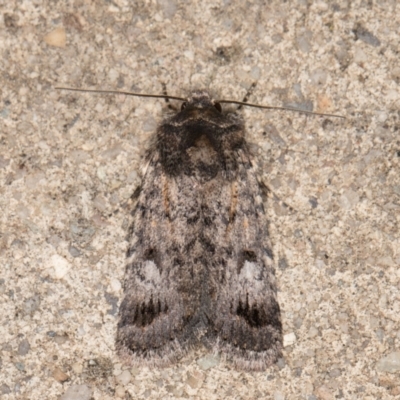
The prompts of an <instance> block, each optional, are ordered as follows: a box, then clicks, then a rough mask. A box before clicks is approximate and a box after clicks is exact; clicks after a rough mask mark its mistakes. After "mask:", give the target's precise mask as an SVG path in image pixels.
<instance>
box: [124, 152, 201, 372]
mask: <svg viewBox="0 0 400 400" xmlns="http://www.w3.org/2000/svg"><path fill="white" fill-rule="evenodd" d="M190 183H191V178H190V177H184V178H183V179H180V180H174V179H172V180H171V179H167V177H166V176H165V174H164V172H163V171H162V168H161V164H160V162H159V155H158V154H157V153H154V154H153V158H152V160H151V161H150V163H149V166H148V169H147V172H146V174H145V176H144V179H143V186H142V188H141V192H140V194H139V198H138V202H137V205H136V208H135V210H134V221H133V224H132V227H131V232H130V234H131V235H130V242H129V249H128V252H127V266H126V274H125V287H124V291H125V297H124V300H123V301H122V304H121V307H120V321H119V324H118V333H117V347H118V349H119V352H120V354H121V355H122V357H123V358H124V359H126V360H127V361H130V362H131V363H138V362H141V361H145V362H148V363H150V364H154V365H158V366H163V365H168V364H169V363H171V362H173V361H175V360H176V359H177V358H179V356H181V355H182V353H184V352H185V350H187V348H188V346H189V345H190V344H191V343H192V342H193V341H194V339H195V334H196V331H197V327H198V325H201V321H200V318H199V310H200V308H201V287H202V280H203V277H202V268H201V266H199V264H198V262H196V260H194V259H193V257H192V256H191V252H192V251H193V249H194V246H195V243H196V238H197V236H198V232H199V222H197V224H196V223H193V224H192V226H191V229H190V230H188V229H187V223H188V218H190V213H191V210H193V212H194V213H197V211H198V209H199V205H198V201H199V200H198V199H197V198H196V196H193V195H192V189H191V185H190Z"/></svg>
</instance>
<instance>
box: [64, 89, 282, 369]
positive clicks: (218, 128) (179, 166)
mask: <svg viewBox="0 0 400 400" xmlns="http://www.w3.org/2000/svg"><path fill="white" fill-rule="evenodd" d="M69 90H71V89H69ZM73 90H74V89H73ZM88 91H90V90H88ZM96 92H101V93H116V92H114V91H96ZM119 93H121V92H119ZM125 94H132V93H125ZM133 95H137V94H133ZM140 96H145V97H168V98H172V99H177V100H180V101H183V102H182V107H181V110H180V111H179V112H176V113H175V114H174V115H172V116H170V117H168V118H166V119H164V121H163V122H162V123H161V124H160V125H159V127H158V129H157V132H156V134H155V140H154V141H153V144H152V146H151V149H150V151H149V152H148V154H147V157H146V168H145V172H144V175H143V182H142V186H141V187H140V189H139V190H138V191H137V192H136V195H135V201H136V205H135V208H134V210H133V223H132V225H131V227H130V232H129V246H128V250H127V263H126V271H125V282H124V299H123V301H122V303H121V306H120V309H119V316H120V319H119V323H118V327H117V338H116V347H117V350H118V352H119V354H120V355H121V357H122V358H123V359H124V360H125V361H126V362H128V363H131V364H141V365H143V364H148V365H150V366H160V367H162V366H168V365H170V364H171V363H174V362H176V361H177V360H178V359H179V358H180V357H182V356H183V355H184V354H185V353H187V352H188V351H189V350H190V349H191V348H192V347H193V346H195V345H196V344H198V343H200V342H201V343H203V344H205V345H206V346H207V347H209V348H211V349H212V350H213V351H214V352H220V353H221V354H222V355H224V356H225V357H226V358H227V359H228V360H230V361H231V362H232V363H233V364H234V366H235V367H237V368H239V369H243V370H264V369H266V368H267V367H269V366H270V365H271V364H273V363H274V362H275V361H276V360H277V359H278V358H279V357H281V355H282V323H281V315H280V308H279V304H278V300H277V285H276V279H275V261H274V257H273V253H272V250H271V248H272V246H271V240H270V235H269V232H268V221H267V217H266V214H265V210H264V202H263V190H262V187H261V184H260V183H259V181H258V179H257V172H256V163H255V158H254V156H253V155H252V153H251V151H250V147H249V145H248V143H247V141H246V133H245V126H244V122H243V119H242V118H241V116H240V115H239V114H238V113H237V112H228V113H226V112H223V111H222V107H221V103H222V102H229V103H237V104H242V103H241V102H237V101H230V100H222V101H214V100H213V99H212V98H211V96H210V95H209V93H208V92H207V91H204V90H196V91H194V92H193V93H192V94H191V96H190V97H189V98H188V99H186V100H185V99H182V98H179V97H178V98H177V97H173V96H158V95H154V96H153V95H140ZM245 105H250V106H255V105H253V104H248V103H245ZM259 107H261V108H278V109H282V108H281V107H268V106H259Z"/></svg>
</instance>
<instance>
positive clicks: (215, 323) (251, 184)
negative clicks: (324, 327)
mask: <svg viewBox="0 0 400 400" xmlns="http://www.w3.org/2000/svg"><path fill="white" fill-rule="evenodd" d="M237 160H238V174H237V178H236V179H235V180H233V181H232V182H226V184H225V185H224V186H223V189H222V191H221V192H220V193H219V194H218V196H216V197H215V198H213V199H212V202H213V203H214V205H213V206H212V208H214V209H215V210H217V212H216V213H215V216H214V217H215V219H216V222H215V224H216V226H219V232H218V233H217V235H218V237H219V238H221V241H220V243H219V245H218V248H217V249H216V256H215V257H214V258H213V260H212V265H211V266H210V268H209V270H210V271H211V272H212V273H211V280H210V282H211V285H210V293H211V295H210V296H211V298H212V299H213V300H212V307H211V309H210V315H212V317H211V318H209V319H210V321H212V327H211V328H210V333H211V335H216V338H215V337H214V340H216V348H217V350H218V351H220V352H221V353H223V354H226V356H227V357H228V358H230V359H231V360H232V361H233V363H234V364H235V365H236V366H237V367H239V368H242V369H245V370H263V369H265V368H266V367H268V366H269V365H271V364H272V363H274V362H275V361H276V360H277V359H278V358H279V357H280V356H281V350H282V324H281V319H280V308H279V304H278V301H277V294H276V292H277V287H276V280H275V268H274V260H273V254H272V251H271V243H270V239H269V234H268V223H267V222H268V221H267V218H266V215H265V211H264V206H263V201H262V196H261V188H260V185H259V183H258V181H257V178H256V174H255V171H254V168H253V166H252V164H251V160H250V155H249V154H248V153H247V152H246V151H245V150H244V149H242V150H239V151H238V153H237Z"/></svg>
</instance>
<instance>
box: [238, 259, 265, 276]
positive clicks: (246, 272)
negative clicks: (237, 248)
mask: <svg viewBox="0 0 400 400" xmlns="http://www.w3.org/2000/svg"><path fill="white" fill-rule="evenodd" d="M260 274H261V268H260V266H259V265H257V264H256V263H253V262H251V261H247V260H246V261H245V262H244V265H243V268H242V270H241V271H240V279H245V280H247V281H254V280H256V279H260Z"/></svg>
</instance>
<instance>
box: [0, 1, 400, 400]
mask: <svg viewBox="0 0 400 400" xmlns="http://www.w3.org/2000/svg"><path fill="white" fill-rule="evenodd" d="M399 32H400V5H399V4H398V2H396V1H383V2H373V1H341V0H339V1H337V2H323V1H315V2H312V1H309V2H307V1H295V2H286V3H284V2H281V1H270V2H267V1H256V0H253V1H252V0H249V1H238V0H236V1H235V0H232V1H229V0H203V1H193V2H190V3H189V2H186V1H179V0H158V1H155V0H146V1H142V2H140V1H137V2H133V1H129V0H110V1H89V0H76V1H72V0H71V1H57V2H53V1H39V0H32V1H28V0H25V1H23V0H21V1H16V0H14V1H1V2H0V50H1V55H2V57H1V61H0V65H1V75H0V79H1V81H0V93H1V100H0V121H1V132H0V139H1V140H0V182H1V184H0V209H1V219H0V224H1V225H0V268H1V275H0V305H1V315H0V358H1V362H0V368H1V369H0V397H1V398H2V399H3V398H4V399H63V400H68V399H78V400H84V399H91V398H93V399H96V400H97V399H114V398H122V399H180V398H185V399H207V400H211V399H274V400H284V399H306V400H316V399H323V400H330V399H396V398H397V399H398V398H399V397H400V365H399V364H400V351H399V350H400V295H399V293H400V283H399V282H400V271H399V264H400V252H399V249H400V235H399V212H400V199H399V196H400V177H399V172H400V171H399V164H400V137H399V127H400V122H399V120H400V115H399V105H400V90H399V83H400V67H399V54H400V35H399ZM253 82H256V83H257V86H256V88H255V90H254V92H253V94H252V96H251V98H250V100H251V101H252V102H258V103H262V104H271V105H277V106H280V105H282V104H286V105H292V106H293V105H296V106H298V107H304V108H306V109H313V110H314V111H320V112H326V113H337V114H340V115H344V116H346V117H347V119H346V120H341V119H335V118H324V117H315V116H313V117H309V116H308V117H307V116H305V115H304V114H299V113H290V112H272V111H265V110H257V109H250V108H247V109H244V110H243V115H244V117H245V119H246V121H247V129H248V136H249V139H250V140H251V141H252V142H254V143H256V144H257V146H258V150H257V151H258V155H259V158H260V164H261V165H262V170H263V179H264V181H265V183H266V184H267V185H268V186H269V187H270V188H271V190H272V191H273V193H274V195H275V196H272V198H271V199H270V201H269V203H268V209H269V217H270V221H271V227H270V229H271V235H272V241H273V244H274V253H275V256H276V259H277V263H278V268H277V280H278V283H279V302H280V305H281V308H282V318H283V329H284V335H285V344H286V347H285V351H284V358H283V359H281V360H280V361H279V362H278V363H277V365H276V366H274V367H273V368H271V369H270V370H267V371H265V372H263V373H244V372H241V371H235V370H234V369H233V368H232V367H231V365H230V364H229V363H226V362H225V361H224V360H223V357H217V356H213V355H210V354H207V350H205V349H203V348H199V349H197V350H195V351H193V352H191V353H190V354H189V355H188V356H187V357H185V358H184V359H183V360H182V361H181V362H180V363H179V364H177V365H174V366H172V367H171V368H167V369H156V370H151V369H148V368H143V369H138V368H129V367H126V366H124V365H122V364H121V362H120V360H119V359H118V358H117V356H116V354H115V349H114V335H115V330H116V324H117V311H118V305H119V302H120V300H121V297H122V289H121V284H122V279H123V274H124V259H125V255H124V253H125V250H126V246H127V242H126V241H125V237H126V234H127V226H128V224H129V204H128V200H129V197H130V195H131V194H132V193H133V191H134V190H135V188H136V187H137V186H138V185H139V183H140V169H141V161H140V160H141V158H140V157H141V156H142V154H143V152H144V149H145V148H146V144H147V143H148V139H149V138H150V136H151V134H152V132H154V130H155V128H156V125H157V123H158V121H159V120H160V119H161V118H162V115H163V112H165V103H164V102H163V101H161V100H152V99H139V98H133V97H126V96H122V95H117V96H113V95H109V96H106V95H93V94H87V93H70V92H61V91H59V90H55V89H54V87H55V86H56V85H67V86H74V87H81V88H102V89H120V90H135V91H141V92H144V93H160V92H162V85H163V84H165V85H166V87H167V90H168V93H169V94H173V95H178V96H182V95H185V94H186V93H188V91H190V89H193V88H208V89H210V90H211V91H212V92H213V93H215V95H216V96H217V97H223V98H232V99H237V100H241V99H242V97H243V96H244V94H245V93H246V91H247V89H248V88H249V86H250V85H251V84H252V83H253ZM283 202H286V203H287V204H288V205H290V206H291V208H287V207H285V206H284V205H283ZM222 356H223V355H222Z"/></svg>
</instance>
